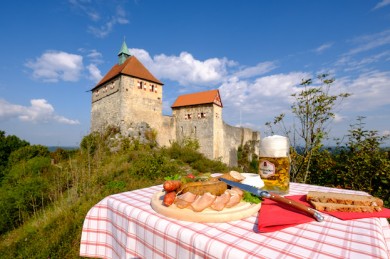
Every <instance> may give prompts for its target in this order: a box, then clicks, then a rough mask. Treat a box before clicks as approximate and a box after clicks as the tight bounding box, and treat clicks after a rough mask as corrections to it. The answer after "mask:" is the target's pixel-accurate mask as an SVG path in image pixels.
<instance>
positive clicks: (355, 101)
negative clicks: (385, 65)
mask: <svg viewBox="0 0 390 259" xmlns="http://www.w3.org/2000/svg"><path fill="white" fill-rule="evenodd" d="M389 82H390V72H379V71H374V72H369V73H364V74H361V75H359V77H357V78H355V79H348V78H344V79H341V80H340V81H339V82H338V81H336V85H335V87H336V88H340V90H341V91H342V92H348V93H352V95H351V96H350V97H348V98H347V99H346V101H345V102H346V107H345V108H347V109H348V110H350V111H353V112H361V111H368V110H372V109H378V108H381V107H383V106H385V105H390V99H389V96H390V87H389Z"/></svg>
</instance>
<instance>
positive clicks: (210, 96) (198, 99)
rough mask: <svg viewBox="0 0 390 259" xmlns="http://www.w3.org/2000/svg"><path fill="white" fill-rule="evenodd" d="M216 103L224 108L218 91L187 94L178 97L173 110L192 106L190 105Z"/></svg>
mask: <svg viewBox="0 0 390 259" xmlns="http://www.w3.org/2000/svg"><path fill="white" fill-rule="evenodd" d="M209 103H215V104H216V105H218V106H221V107H223V106H222V101H221V97H220V95H219V91H218V90H210V91H205V92H199V93H192V94H185V95H180V96H179V97H177V99H176V101H175V102H174V103H173V105H172V106H171V107H172V108H177V107H182V106H190V105H199V104H209Z"/></svg>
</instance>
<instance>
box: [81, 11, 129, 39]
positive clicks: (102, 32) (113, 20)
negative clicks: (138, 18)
mask: <svg viewBox="0 0 390 259" xmlns="http://www.w3.org/2000/svg"><path fill="white" fill-rule="evenodd" d="M127 23H129V20H128V19H127V18H126V12H125V10H124V9H123V8H122V7H120V6H118V7H117V9H116V13H115V14H114V15H112V16H111V17H110V18H109V19H108V20H107V22H105V23H104V24H103V25H100V26H92V25H91V26H89V27H88V31H89V32H90V33H92V34H93V35H95V36H96V37H98V38H104V37H106V36H107V35H108V34H109V33H111V31H112V30H113V27H114V26H115V25H116V24H127Z"/></svg>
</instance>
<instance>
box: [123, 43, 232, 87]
mask: <svg viewBox="0 0 390 259" xmlns="http://www.w3.org/2000/svg"><path fill="white" fill-rule="evenodd" d="M130 53H131V54H132V55H135V56H136V57H137V58H138V59H139V60H140V61H141V62H142V63H143V64H144V65H145V66H146V67H148V68H149V69H150V71H151V72H152V73H153V74H154V75H155V76H157V77H158V78H160V79H164V78H165V79H169V80H173V81H177V82H179V83H180V84H181V85H183V86H188V85H210V84H215V83H218V82H221V81H222V80H223V78H224V77H225V76H226V75H227V74H228V72H227V69H228V67H230V66H233V65H235V63H234V62H233V61H229V60H227V59H226V58H210V59H206V60H204V61H201V60H197V59H195V58H194V57H193V56H192V55H191V54H190V53H188V52H181V53H180V55H179V56H167V55H165V54H160V55H156V56H154V57H153V58H152V57H151V56H150V55H149V53H148V52H146V51H145V50H142V49H130Z"/></svg>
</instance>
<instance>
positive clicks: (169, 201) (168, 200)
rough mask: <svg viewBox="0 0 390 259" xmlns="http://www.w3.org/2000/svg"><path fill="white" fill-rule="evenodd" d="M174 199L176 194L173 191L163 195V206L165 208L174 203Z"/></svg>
mask: <svg viewBox="0 0 390 259" xmlns="http://www.w3.org/2000/svg"><path fill="white" fill-rule="evenodd" d="M175 199H176V192H175V191H173V192H167V193H166V194H165V195H164V200H163V204H164V205H165V206H167V207H169V206H171V205H172V204H173V202H174V201H175Z"/></svg>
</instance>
